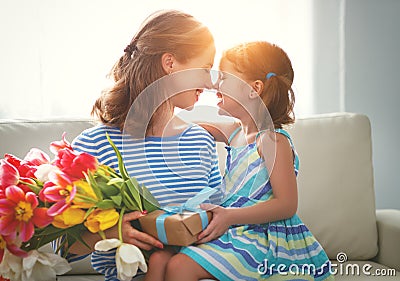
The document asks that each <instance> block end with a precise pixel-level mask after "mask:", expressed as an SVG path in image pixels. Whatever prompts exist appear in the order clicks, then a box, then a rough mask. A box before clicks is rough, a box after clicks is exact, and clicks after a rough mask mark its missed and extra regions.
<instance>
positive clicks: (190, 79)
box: [170, 44, 215, 109]
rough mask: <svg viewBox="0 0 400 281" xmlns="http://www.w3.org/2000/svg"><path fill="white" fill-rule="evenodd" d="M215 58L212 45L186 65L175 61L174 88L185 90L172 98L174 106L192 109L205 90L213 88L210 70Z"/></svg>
mask: <svg viewBox="0 0 400 281" xmlns="http://www.w3.org/2000/svg"><path fill="white" fill-rule="evenodd" d="M214 57H215V46H214V44H212V45H210V46H208V48H206V49H204V51H203V52H202V53H200V54H199V55H198V56H195V57H193V58H191V59H189V60H188V61H186V62H185V63H180V62H178V61H176V60H175V61H174V65H173V72H172V76H173V78H172V81H173V83H174V88H176V89H181V90H183V91H177V94H174V95H173V96H172V97H171V99H170V101H171V103H172V104H173V105H174V106H176V107H179V108H182V109H191V108H192V107H193V105H194V104H195V103H196V102H197V100H198V98H199V95H200V93H201V92H202V91H203V89H204V88H208V89H210V88H212V82H211V76H210V70H211V68H212V66H213V63H214Z"/></svg>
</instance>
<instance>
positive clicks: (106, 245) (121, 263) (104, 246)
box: [94, 238, 147, 281]
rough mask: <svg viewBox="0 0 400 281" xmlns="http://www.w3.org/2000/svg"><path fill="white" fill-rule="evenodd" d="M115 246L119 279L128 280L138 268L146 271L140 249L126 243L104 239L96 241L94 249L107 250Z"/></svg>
mask: <svg viewBox="0 0 400 281" xmlns="http://www.w3.org/2000/svg"><path fill="white" fill-rule="evenodd" d="M114 248H117V252H116V254H115V263H116V265H117V277H118V279H119V280H121V281H130V280H131V279H132V277H133V276H135V275H136V273H137V271H138V269H140V270H141V271H143V272H147V264H146V261H145V259H144V256H143V253H142V251H141V250H140V249H139V248H138V247H136V246H134V245H132V244H127V243H122V242H121V241H120V240H118V239H115V238H113V239H106V240H101V241H99V242H97V243H96V245H95V247H94V249H95V250H96V251H109V250H111V249H114Z"/></svg>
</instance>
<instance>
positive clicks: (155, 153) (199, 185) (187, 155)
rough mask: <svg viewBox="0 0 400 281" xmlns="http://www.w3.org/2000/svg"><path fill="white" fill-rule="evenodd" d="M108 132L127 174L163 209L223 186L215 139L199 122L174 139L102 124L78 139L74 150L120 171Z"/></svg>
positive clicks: (58, 242)
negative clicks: (139, 134)
mask: <svg viewBox="0 0 400 281" xmlns="http://www.w3.org/2000/svg"><path fill="white" fill-rule="evenodd" d="M106 133H108V135H109V137H110V138H111V140H112V141H113V143H114V144H115V145H116V147H117V148H118V150H119V151H120V152H121V154H122V156H123V160H124V164H125V167H126V169H127V171H128V173H129V175H130V176H132V177H135V178H136V179H137V181H138V182H139V183H140V184H144V185H145V186H146V187H147V188H148V189H149V190H150V192H151V193H152V194H153V195H154V197H155V198H156V199H157V200H158V202H159V203H160V205H161V206H166V205H168V204H181V203H184V202H185V201H186V200H188V199H189V198H192V197H193V196H194V195H195V194H196V193H198V192H199V191H201V190H202V189H203V188H205V187H207V186H209V187H217V186H219V185H220V183H221V180H222V178H221V173H220V170H219V166H218V157H217V153H216V144H215V141H214V138H213V137H212V136H211V135H210V134H209V133H208V132H207V131H206V130H204V129H203V128H202V127H200V126H198V125H196V124H190V125H189V126H188V128H187V129H185V130H184V131H183V132H182V133H180V134H178V135H175V136H170V137H162V138H161V137H146V138H145V139H141V140H137V139H135V140H133V139H128V138H127V137H126V135H124V134H123V133H122V132H121V131H120V130H119V128H116V127H109V126H105V125H98V126H95V127H92V128H89V129H87V130H85V131H83V132H82V133H81V134H80V135H79V136H77V137H76V138H75V139H74V141H73V142H72V147H73V148H74V150H76V151H80V152H87V153H89V154H91V155H93V156H95V157H96V158H97V159H98V161H99V162H100V163H101V164H104V165H107V166H109V167H111V168H113V169H115V170H116V171H117V172H119V169H118V159H117V156H116V154H115V152H114V150H113V148H112V147H111V145H110V143H109V142H108V140H107V137H106ZM61 242H62V239H57V240H56V241H54V242H53V248H57V246H59V244H60V243H61ZM84 257H86V256H76V255H69V256H68V257H67V259H68V260H69V261H70V262H73V261H78V260H80V259H82V258H84ZM101 260H103V258H101V257H100V260H99V264H102V263H104V262H105V260H106V258H105V257H104V260H103V261H101ZM106 263H107V262H106Z"/></svg>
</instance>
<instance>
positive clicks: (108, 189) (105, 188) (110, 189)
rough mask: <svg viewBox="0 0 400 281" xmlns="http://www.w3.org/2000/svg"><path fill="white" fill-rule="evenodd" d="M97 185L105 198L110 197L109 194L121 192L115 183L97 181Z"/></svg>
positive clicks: (113, 194)
mask: <svg viewBox="0 0 400 281" xmlns="http://www.w3.org/2000/svg"><path fill="white" fill-rule="evenodd" d="M98 186H99V188H100V190H101V192H103V194H104V195H105V196H106V197H107V198H110V197H111V196H115V195H118V194H120V193H121V189H119V188H118V187H116V186H115V185H108V184H107V183H106V182H99V183H98Z"/></svg>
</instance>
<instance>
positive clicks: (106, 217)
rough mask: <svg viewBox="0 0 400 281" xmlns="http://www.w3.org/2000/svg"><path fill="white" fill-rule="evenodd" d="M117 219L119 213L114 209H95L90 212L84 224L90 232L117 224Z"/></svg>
mask: <svg viewBox="0 0 400 281" xmlns="http://www.w3.org/2000/svg"><path fill="white" fill-rule="evenodd" d="M118 219H119V213H118V212H117V211H116V210H115V209H105V210H102V209H96V210H94V211H93V212H91V213H90V215H89V216H88V218H87V220H86V221H85V226H86V227H87V228H88V229H89V230H90V232H92V233H97V232H99V231H104V230H106V229H109V228H111V227H113V226H114V225H116V224H117V222H118Z"/></svg>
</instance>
